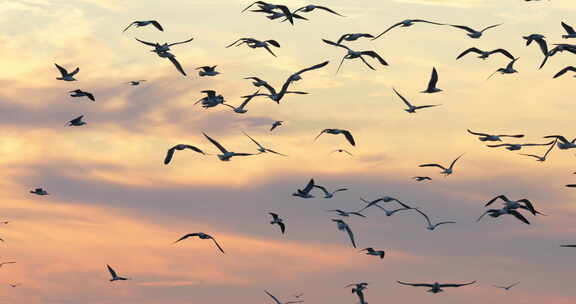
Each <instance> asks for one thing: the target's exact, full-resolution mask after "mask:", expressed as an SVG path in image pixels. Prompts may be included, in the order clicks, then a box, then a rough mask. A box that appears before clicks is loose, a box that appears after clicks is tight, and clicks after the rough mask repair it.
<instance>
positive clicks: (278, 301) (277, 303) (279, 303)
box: [264, 290, 282, 304]
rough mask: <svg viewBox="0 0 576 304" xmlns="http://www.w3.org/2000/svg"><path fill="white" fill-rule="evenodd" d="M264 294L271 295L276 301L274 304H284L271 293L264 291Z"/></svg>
mask: <svg viewBox="0 0 576 304" xmlns="http://www.w3.org/2000/svg"><path fill="white" fill-rule="evenodd" d="M264 292H265V293H266V294H267V295H269V296H270V297H271V298H272V300H274V302H276V304H282V302H280V300H278V298H276V297H275V296H274V295H273V294H271V293H269V292H268V291H266V290H264Z"/></svg>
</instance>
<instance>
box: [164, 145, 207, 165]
mask: <svg viewBox="0 0 576 304" xmlns="http://www.w3.org/2000/svg"><path fill="white" fill-rule="evenodd" d="M186 149H190V150H192V151H195V152H198V153H200V154H203V155H206V153H204V151H202V150H200V149H199V148H197V147H195V146H191V145H186V144H178V145H175V146H174V147H172V148H170V149H168V152H167V153H166V157H165V158H164V164H165V165H167V164H169V163H170V161H171V160H172V157H174V152H176V151H177V150H178V151H182V150H186Z"/></svg>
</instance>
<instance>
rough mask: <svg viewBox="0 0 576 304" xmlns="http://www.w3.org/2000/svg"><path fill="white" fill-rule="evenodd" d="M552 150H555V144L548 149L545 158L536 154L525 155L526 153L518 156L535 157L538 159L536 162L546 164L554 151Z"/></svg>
mask: <svg viewBox="0 0 576 304" xmlns="http://www.w3.org/2000/svg"><path fill="white" fill-rule="evenodd" d="M552 149H554V144H551V145H550V148H548V151H546V153H544V156H539V155H534V154H524V153H518V154H520V155H524V156H530V157H534V158H536V161H539V162H545V161H546V157H548V154H549V153H550V151H552Z"/></svg>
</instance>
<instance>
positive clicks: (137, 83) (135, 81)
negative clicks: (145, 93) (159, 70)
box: [127, 79, 146, 86]
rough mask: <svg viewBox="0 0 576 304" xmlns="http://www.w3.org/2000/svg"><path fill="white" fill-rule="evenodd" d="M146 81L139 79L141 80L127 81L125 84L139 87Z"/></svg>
mask: <svg viewBox="0 0 576 304" xmlns="http://www.w3.org/2000/svg"><path fill="white" fill-rule="evenodd" d="M144 81H146V80H145V79H141V80H131V81H128V82H127V84H129V85H131V86H137V85H140V83H142V82H144Z"/></svg>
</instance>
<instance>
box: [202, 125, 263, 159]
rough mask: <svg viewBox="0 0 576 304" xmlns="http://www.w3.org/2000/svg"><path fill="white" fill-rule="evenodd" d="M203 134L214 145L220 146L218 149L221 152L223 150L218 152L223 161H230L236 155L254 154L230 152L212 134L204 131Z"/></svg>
mask: <svg viewBox="0 0 576 304" xmlns="http://www.w3.org/2000/svg"><path fill="white" fill-rule="evenodd" d="M202 134H204V136H205V137H206V138H207V139H208V140H209V141H210V142H211V143H212V144H213V145H214V146H216V148H218V150H220V152H222V154H218V158H219V159H220V160H221V161H230V159H231V158H232V157H234V156H249V155H254V154H251V153H236V152H229V151H228V150H226V148H224V147H223V146H222V145H221V144H220V143H218V142H217V141H216V140H214V139H212V138H211V137H210V136H208V135H206V133H204V132H202Z"/></svg>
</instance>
